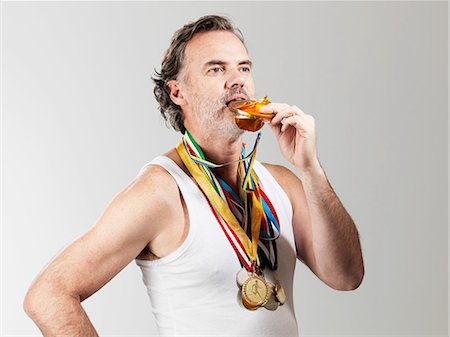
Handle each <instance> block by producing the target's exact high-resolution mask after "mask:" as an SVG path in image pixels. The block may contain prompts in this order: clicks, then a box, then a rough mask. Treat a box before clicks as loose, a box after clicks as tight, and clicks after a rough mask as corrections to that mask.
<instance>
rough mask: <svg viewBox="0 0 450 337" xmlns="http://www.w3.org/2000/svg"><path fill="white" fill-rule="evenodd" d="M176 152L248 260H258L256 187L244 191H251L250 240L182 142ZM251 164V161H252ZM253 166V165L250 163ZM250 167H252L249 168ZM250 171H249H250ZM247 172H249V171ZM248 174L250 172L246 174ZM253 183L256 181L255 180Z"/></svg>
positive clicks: (258, 200) (259, 213) (261, 210)
mask: <svg viewBox="0 0 450 337" xmlns="http://www.w3.org/2000/svg"><path fill="white" fill-rule="evenodd" d="M176 150H177V152H178V154H179V155H180V157H181V160H182V161H183V163H184V165H185V166H186V167H187V169H188V170H189V172H190V173H191V174H192V176H193V177H194V179H195V181H196V182H197V183H198V185H199V186H200V188H201V189H202V191H203V193H205V194H206V197H207V198H208V200H209V201H210V202H211V204H212V205H213V207H214V209H215V210H216V211H217V212H218V213H219V214H220V216H221V217H222V218H223V219H224V220H225V221H226V222H227V223H228V225H229V226H230V227H231V229H232V230H233V231H234V232H235V233H236V235H237V237H238V238H239V240H240V241H241V243H242V246H243V247H244V250H245V252H246V254H247V255H248V257H249V259H250V262H251V263H253V262H254V261H257V260H258V265H259V259H258V240H259V232H260V229H261V217H262V212H263V208H262V205H261V201H260V198H259V195H258V192H257V188H255V189H254V191H250V192H246V193H252V209H251V212H252V217H251V218H252V223H251V226H252V227H251V236H252V239H251V241H250V239H249V237H248V236H247V233H245V231H244V230H243V229H242V227H241V225H240V224H239V221H238V220H237V219H236V217H235V215H234V214H233V212H232V211H231V210H230V207H229V206H228V205H227V204H226V203H225V201H224V200H223V199H222V198H221V197H220V195H219V194H218V193H217V192H216V191H215V190H214V188H213V187H212V185H211V183H210V181H209V179H208V177H207V175H206V174H205V173H203V172H202V170H201V169H200V168H199V166H198V164H196V163H195V162H194V161H193V160H192V159H191V158H190V157H189V154H188V153H187V152H186V151H187V150H186V149H185V148H184V145H183V142H182V141H180V143H179V144H178V146H177V147H176ZM252 164H253V163H252ZM252 166H253V165H252ZM250 169H252V168H250ZM250 172H251V171H250ZM250 172H249V173H250ZM248 176H250V174H249V175H248ZM255 184H257V182H256V181H255Z"/></svg>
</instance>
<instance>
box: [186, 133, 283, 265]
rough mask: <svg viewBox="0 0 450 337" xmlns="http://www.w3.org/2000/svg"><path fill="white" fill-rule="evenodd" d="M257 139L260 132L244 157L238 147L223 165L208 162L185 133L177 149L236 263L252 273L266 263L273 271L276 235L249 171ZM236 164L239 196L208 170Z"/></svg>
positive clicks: (267, 203)
mask: <svg viewBox="0 0 450 337" xmlns="http://www.w3.org/2000/svg"><path fill="white" fill-rule="evenodd" d="M260 138H261V132H259V133H258V135H257V138H256V140H255V145H254V146H253V149H252V151H251V152H250V153H249V154H248V155H245V144H242V149H241V156H240V159H239V160H236V161H233V162H229V163H225V164H215V163H212V162H210V161H208V160H207V159H206V158H205V156H204V154H203V152H202V150H201V148H200V146H199V145H198V144H197V143H196V141H195V140H194V138H193V137H192V135H191V134H190V133H189V132H188V131H187V130H186V133H185V134H184V136H183V137H182V139H181V141H180V143H179V144H178V146H177V151H178V153H179V155H180V157H181V159H182V160H183V163H184V164H185V166H186V167H187V168H188V170H189V172H190V173H191V174H192V176H193V178H194V180H195V181H196V182H197V184H198V185H199V187H200V189H201V190H202V192H203V193H204V194H205V196H206V198H207V200H208V203H209V205H210V207H211V210H212V212H213V213H214V216H215V217H216V219H217V221H218V223H219V225H220V226H221V228H222V230H223V231H224V233H225V235H226V237H227V239H228V240H229V242H230V244H231V245H232V247H233V249H234V250H235V252H236V254H237V255H238V258H239V260H240V261H241V263H242V264H243V265H244V266H245V267H246V268H247V270H249V271H252V270H253V268H254V265H255V263H256V265H257V266H258V267H261V264H262V268H264V266H265V265H266V264H267V263H268V264H269V266H270V267H271V268H272V269H276V268H277V249H276V241H275V240H276V239H277V238H278V237H279V235H280V225H279V219H278V216H277V214H276V212H275V209H274V207H273V205H272V203H271V202H270V200H269V198H268V197H267V195H266V194H265V193H264V191H263V189H262V188H261V187H260V186H259V183H258V179H257V176H256V174H255V173H254V171H253V163H254V161H255V157H256V149H257V146H258V143H259V140H260ZM236 162H239V167H238V181H240V182H241V183H240V184H239V191H238V194H239V195H237V194H236V193H235V192H234V191H233V190H232V189H231V187H230V186H228V185H227V184H226V183H225V181H223V180H221V179H220V178H217V177H216V176H215V175H214V174H213V172H212V171H211V168H217V167H222V166H225V165H229V164H231V163H236ZM250 238H251V239H250ZM258 255H261V256H258Z"/></svg>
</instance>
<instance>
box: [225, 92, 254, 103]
mask: <svg viewBox="0 0 450 337" xmlns="http://www.w3.org/2000/svg"><path fill="white" fill-rule="evenodd" d="M237 94H240V95H245V97H247V99H250V96H249V95H248V93H247V90H245V89H244V88H237V89H230V90H229V91H227V92H226V93H225V94H224V96H223V97H222V103H223V105H226V104H227V102H228V101H229V100H230V99H231V97H232V96H233V95H237Z"/></svg>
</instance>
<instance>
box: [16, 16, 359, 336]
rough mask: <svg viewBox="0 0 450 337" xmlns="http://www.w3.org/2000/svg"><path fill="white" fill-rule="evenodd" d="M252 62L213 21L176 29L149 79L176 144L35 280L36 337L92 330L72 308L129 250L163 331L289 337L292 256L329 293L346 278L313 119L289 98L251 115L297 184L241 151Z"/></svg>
mask: <svg viewBox="0 0 450 337" xmlns="http://www.w3.org/2000/svg"><path fill="white" fill-rule="evenodd" d="M251 68H252V63H251V61H250V60H249V58H248V54H247V50H246V47H245V45H244V43H243V38H242V36H241V34H240V32H239V31H238V30H237V29H235V28H234V27H233V25H232V23H231V22H230V21H229V20H228V19H226V18H224V17H220V16H206V17H202V18H200V19H199V20H197V21H196V22H194V23H190V24H188V25H185V26H184V27H183V28H181V29H180V30H179V31H177V32H176V33H175V35H174V37H173V39H172V43H171V46H170V47H169V49H168V51H167V53H166V56H165V58H164V60H163V62H162V68H161V72H160V73H157V76H156V78H155V79H154V80H155V83H156V87H155V95H156V98H157V100H158V102H159V103H160V107H161V112H162V114H163V116H164V117H165V118H166V119H167V120H168V121H169V122H170V124H171V125H172V126H173V127H174V128H175V129H176V130H179V131H181V132H182V133H183V134H184V136H183V138H182V141H181V142H180V144H179V145H178V146H177V147H176V148H175V149H172V150H170V151H168V152H167V153H166V154H165V155H164V156H160V157H157V158H155V159H154V160H153V161H152V162H150V163H149V164H148V165H145V166H144V167H143V168H142V169H141V171H140V172H139V174H138V176H137V177H136V179H135V180H134V181H132V182H131V183H130V184H129V185H128V186H127V187H126V188H125V189H124V190H123V191H121V192H120V193H119V194H118V195H117V196H116V197H115V198H114V199H113V200H112V202H111V203H110V205H109V206H108V207H107V209H106V210H105V212H104V213H103V214H102V216H101V218H100V219H99V221H98V222H97V223H96V224H95V225H94V226H93V227H92V229H90V230H89V231H88V232H87V233H86V234H84V235H83V236H82V237H81V238H79V239H78V240H76V241H75V242H73V243H72V244H71V245H70V246H69V247H67V248H66V249H65V250H64V251H63V252H62V253H61V254H59V255H58V256H57V257H56V258H55V259H54V260H53V261H52V262H51V263H50V264H49V265H48V266H47V267H46V268H45V269H44V270H43V271H42V272H41V274H40V275H39V276H38V277H37V279H36V280H35V281H34V283H33V285H32V286H31V287H30V289H29V291H28V294H27V296H26V298H25V302H24V308H25V310H26V312H27V313H28V315H29V316H30V317H31V318H32V319H33V320H34V321H35V323H36V324H37V325H38V326H39V328H40V329H41V331H42V332H43V334H44V335H45V336H97V333H96V331H95V329H94V327H93V326H92V324H91V322H90V321H89V318H88V316H87V315H86V313H85V311H84V310H83V308H82V306H81V304H80V303H81V302H82V301H83V300H85V299H86V298H88V297H89V296H91V295H92V294H93V293H95V292H96V291H97V290H99V289H100V288H101V287H102V286H103V285H105V284H106V283H107V282H108V281H109V280H111V279H112V278H113V277H114V276H115V275H116V274H117V273H119V272H120V270H122V269H123V268H124V267H125V266H126V265H127V264H128V263H129V262H130V261H132V260H133V259H136V263H137V264H138V265H139V266H140V267H141V269H142V272H143V275H144V278H143V279H144V282H145V285H146V286H147V288H148V294H149V296H150V299H151V302H152V307H153V313H154V315H155V317H156V322H157V325H158V327H159V330H160V333H161V334H162V335H167V336H169V335H170V336H174V335H248V336H257V335H272V336H297V335H298V331H297V322H296V318H295V313H294V308H293V298H292V281H293V272H294V266H295V260H296V257H297V258H298V259H300V260H301V261H302V262H303V263H305V264H306V265H307V266H308V267H309V268H310V269H311V271H312V272H313V273H314V274H315V275H317V276H318V277H319V278H320V279H321V280H322V281H323V282H325V283H326V284H327V285H329V286H330V287H332V288H334V289H337V290H353V289H356V288H357V287H358V286H359V284H360V283H361V281H362V279H363V274H364V268H363V259H362V254H361V248H360V243H359V238H358V232H357V229H356V227H355V224H354V223H353V221H352V219H351V217H350V215H349V214H348V213H347V212H346V211H345V209H344V207H343V206H342V204H341V203H340V201H339V199H338V198H337V196H336V195H335V193H334V191H333V190H332V188H331V186H330V185H329V183H328V181H327V178H326V176H325V173H324V171H323V169H322V167H321V166H320V164H319V161H318V158H317V153H316V137H315V126H314V119H313V117H312V116H310V115H307V114H306V113H304V112H303V111H301V110H300V109H299V108H298V107H296V106H291V105H288V104H280V103H270V104H267V105H265V106H264V107H262V108H261V110H260V112H261V113H269V112H272V113H273V114H274V117H273V118H272V119H271V120H270V121H268V122H267V124H269V125H270V128H271V129H272V130H273V132H274V133H275V135H276V137H277V140H278V142H279V146H280V149H281V152H282V153H283V155H284V157H285V158H286V159H287V160H288V161H289V162H291V163H292V164H293V165H295V167H296V168H297V169H298V170H299V172H301V174H302V180H300V179H299V178H297V176H296V175H295V174H294V173H292V172H291V171H290V170H288V169H287V168H284V167H282V166H278V165H269V164H264V165H262V164H260V163H259V162H258V161H255V153H256V152H255V151H252V152H251V154H250V155H246V154H243V153H242V141H241V136H242V134H243V132H244V131H243V130H242V129H240V128H238V127H237V124H236V121H235V111H234V110H235V109H232V106H233V104H236V103H233V102H237V101H239V100H244V101H248V100H254V99H255V97H254V95H255V87H254V82H253V78H252V72H251ZM238 104H240V103H238ZM256 147H257V144H255V149H256ZM223 163H226V165H216V164H223Z"/></svg>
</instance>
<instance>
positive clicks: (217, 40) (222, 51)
mask: <svg viewBox="0 0 450 337" xmlns="http://www.w3.org/2000/svg"><path fill="white" fill-rule="evenodd" d="M184 56H185V61H190V62H196V63H197V62H199V63H202V64H205V63H206V62H210V61H211V60H221V61H224V62H227V61H234V60H238V62H241V61H244V60H248V54H247V49H246V48H245V46H244V44H243V43H242V41H241V40H240V39H239V38H238V37H237V36H236V35H235V34H234V33H232V32H229V31H212V32H202V33H197V34H195V35H194V37H193V38H192V39H191V40H190V41H189V42H188V43H187V44H186V49H185V55H184Z"/></svg>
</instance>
